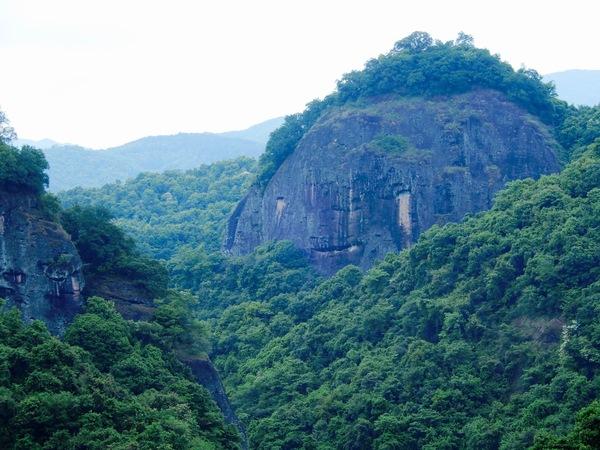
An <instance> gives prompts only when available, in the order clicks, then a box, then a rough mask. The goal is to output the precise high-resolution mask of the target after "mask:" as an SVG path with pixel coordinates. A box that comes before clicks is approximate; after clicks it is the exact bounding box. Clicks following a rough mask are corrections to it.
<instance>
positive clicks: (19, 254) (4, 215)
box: [0, 192, 84, 335]
mask: <svg viewBox="0 0 600 450" xmlns="http://www.w3.org/2000/svg"><path fill="white" fill-rule="evenodd" d="M81 268H82V263H81V259H80V258H79V255H78V253H77V250H76V249H75V246H74V245H73V243H72V242H71V240H70V238H69V236H68V235H67V234H66V233H65V231H64V230H63V229H62V227H61V226H60V225H59V224H57V223H55V222H51V221H48V220H45V219H44V218H43V217H42V216H41V214H40V212H39V211H38V210H37V199H36V198H35V197H32V196H28V195H23V194H10V193H4V192H2V193H0V275H1V277H0V297H2V298H4V299H6V300H7V306H17V307H18V308H19V309H20V310H21V312H22V314H23V318H24V320H26V321H31V320H43V321H44V322H45V323H46V324H47V326H48V328H49V330H50V331H51V332H52V333H54V334H57V335H62V334H63V333H64V331H65V327H66V326H67V325H68V324H69V322H70V321H71V320H72V318H73V316H74V315H75V314H77V312H79V310H80V308H81V305H82V297H81V289H82V288H83V286H84V280H83V276H82V274H81Z"/></svg>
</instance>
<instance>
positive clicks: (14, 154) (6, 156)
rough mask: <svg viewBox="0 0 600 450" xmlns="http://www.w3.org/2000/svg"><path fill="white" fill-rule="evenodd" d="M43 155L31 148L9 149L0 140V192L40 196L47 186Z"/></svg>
mask: <svg viewBox="0 0 600 450" xmlns="http://www.w3.org/2000/svg"><path fill="white" fill-rule="evenodd" d="M46 169H48V163H47V162H46V158H44V154H43V153H42V152H41V151H40V150H37V149H35V148H33V147H29V146H25V147H23V148H22V149H20V150H19V149H18V148H15V147H11V146H10V145H8V144H6V143H4V142H3V141H2V140H1V139H0V190H3V191H8V192H24V193H27V194H34V195H41V194H42V193H43V192H44V190H45V188H46V186H48V175H46V173H45V170H46Z"/></svg>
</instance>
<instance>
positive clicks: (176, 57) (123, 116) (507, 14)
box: [0, 0, 600, 148]
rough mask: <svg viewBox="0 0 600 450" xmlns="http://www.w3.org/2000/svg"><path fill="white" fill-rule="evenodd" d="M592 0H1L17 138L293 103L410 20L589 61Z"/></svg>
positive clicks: (228, 126) (88, 133) (129, 127)
mask: <svg viewBox="0 0 600 450" xmlns="http://www.w3.org/2000/svg"><path fill="white" fill-rule="evenodd" d="M599 17H600V1H599V0H569V1H558V0H546V1H534V0H529V1H528V0H518V1H515V0H494V1H486V0H479V1H474V0H452V1H450V0H439V1H433V0H429V1H426V0H411V1H401V0H395V1H383V0H370V1H361V2H359V1H352V0H345V1H337V0H335V1H327V0H321V1H313V0H303V1H286V0H279V1H276V0H273V1H266V0H265V1H262V0H256V1H249V0H246V1H243V0H240V1H230V0H211V1H202V0H196V1H191V0H190V1H185V0H163V1H153V0H144V1H141V0H140V1H137V0H98V1H96V0H51V1H50V0H0V55H2V68H1V69H0V108H1V109H2V110H3V111H4V112H5V113H6V114H7V116H8V117H9V119H10V120H11V123H12V125H13V126H14V127H15V129H16V131H17V132H18V134H19V136H20V137H22V138H29V139H41V138H51V139H55V140H57V141H60V142H71V143H77V144H80V145H84V146H89V147H94V148H102V147H108V146H114V145H118V144H122V143H124V142H126V141H130V140H133V139H136V138H139V137H142V136H146V135H152V134H172V133H177V132H181V131H190V132H197V131H225V130H232V129H240V128H245V127H246V126H249V125H251V124H254V123H257V122H260V121H262V120H265V119H269V118H272V117H275V116H280V115H285V114H289V113H293V112H297V111H300V110H302V109H303V107H304V105H305V104H306V103H307V102H308V101H310V100H312V99H313V98H316V97H323V96H324V95H326V94H328V93H329V92H330V91H331V90H333V88H334V87H335V81H336V80H337V79H339V78H340V76H341V75H342V74H343V73H345V72H348V71H350V70H352V69H360V68H361V67H362V66H363V64H364V63H365V62H366V61H367V60H368V59H369V58H370V57H374V56H377V55H379V54H381V53H385V52H387V51H388V50H389V49H390V48H391V47H392V45H393V44H394V42H395V41H397V40H398V39H401V38H402V37H404V36H406V35H407V34H409V33H411V32H412V31H415V30H421V31H427V32H429V33H430V34H432V36H433V37H434V38H439V39H442V40H449V39H453V38H454V37H455V36H456V34H457V33H458V31H461V30H462V31H465V32H466V33H469V34H471V35H473V36H474V37H475V43H476V45H477V46H480V47H487V48H489V49H490V50H491V51H492V52H494V53H499V54H500V55H501V56H502V58H503V59H505V60H507V61H509V62H510V63H511V64H513V66H515V67H519V66H520V65H521V64H525V65H526V66H528V67H531V68H534V69H536V70H538V71H539V72H541V73H549V72H555V71H560V70H565V69H575V68H579V69H600V51H599V44H600V33H599V30H598V18H599Z"/></svg>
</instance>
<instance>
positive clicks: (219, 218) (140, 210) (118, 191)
mask: <svg viewBox="0 0 600 450" xmlns="http://www.w3.org/2000/svg"><path fill="white" fill-rule="evenodd" d="M255 170H256V162H255V161H254V160H252V159H250V158H239V159H236V160H232V161H224V162H219V163H214V164H211V165H204V166H201V167H199V168H197V169H193V170H189V171H187V172H175V171H170V172H164V173H161V174H151V173H144V174H140V175H138V176H137V177H136V178H134V179H132V180H129V181H126V182H124V183H113V184H107V185H105V186H103V187H101V188H97V189H83V188H75V189H72V190H70V191H66V192H61V193H60V194H59V195H58V197H59V199H60V200H61V202H62V204H63V205H64V206H66V207H71V206H74V205H81V206H90V205H93V206H102V207H103V208H105V209H106V210H107V211H108V212H109V213H110V214H111V215H112V216H114V217H115V219H116V220H115V223H116V224H117V225H118V226H119V227H121V228H122V229H123V230H125V232H126V233H127V234H129V235H130V236H131V237H132V238H133V239H134V240H135V241H136V243H137V246H138V249H140V250H141V251H142V252H144V253H146V254H148V255H151V256H153V257H155V258H160V259H169V258H171V257H172V256H173V255H174V254H175V253H176V252H177V251H181V250H182V247H186V246H190V247H192V248H196V247H198V246H202V247H204V248H205V249H206V250H207V251H209V252H214V251H217V250H218V249H219V248H220V247H221V242H222V240H223V231H224V228H225V222H226V219H227V217H228V216H229V213H230V212H231V210H232V209H233V207H234V206H235V204H236V203H237V202H238V201H239V199H240V198H241V197H242V195H243V193H244V192H245V190H246V189H247V188H248V186H249V185H250V183H251V182H252V180H253V178H254V174H255Z"/></svg>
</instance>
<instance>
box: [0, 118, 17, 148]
mask: <svg viewBox="0 0 600 450" xmlns="http://www.w3.org/2000/svg"><path fill="white" fill-rule="evenodd" d="M16 138H17V134H16V133H15V130H14V128H13V127H11V126H9V122H8V119H7V118H6V115H5V114H4V113H3V112H2V111H0V142H1V143H3V144H6V143H8V142H10V141H12V140H13V139H16Z"/></svg>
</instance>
